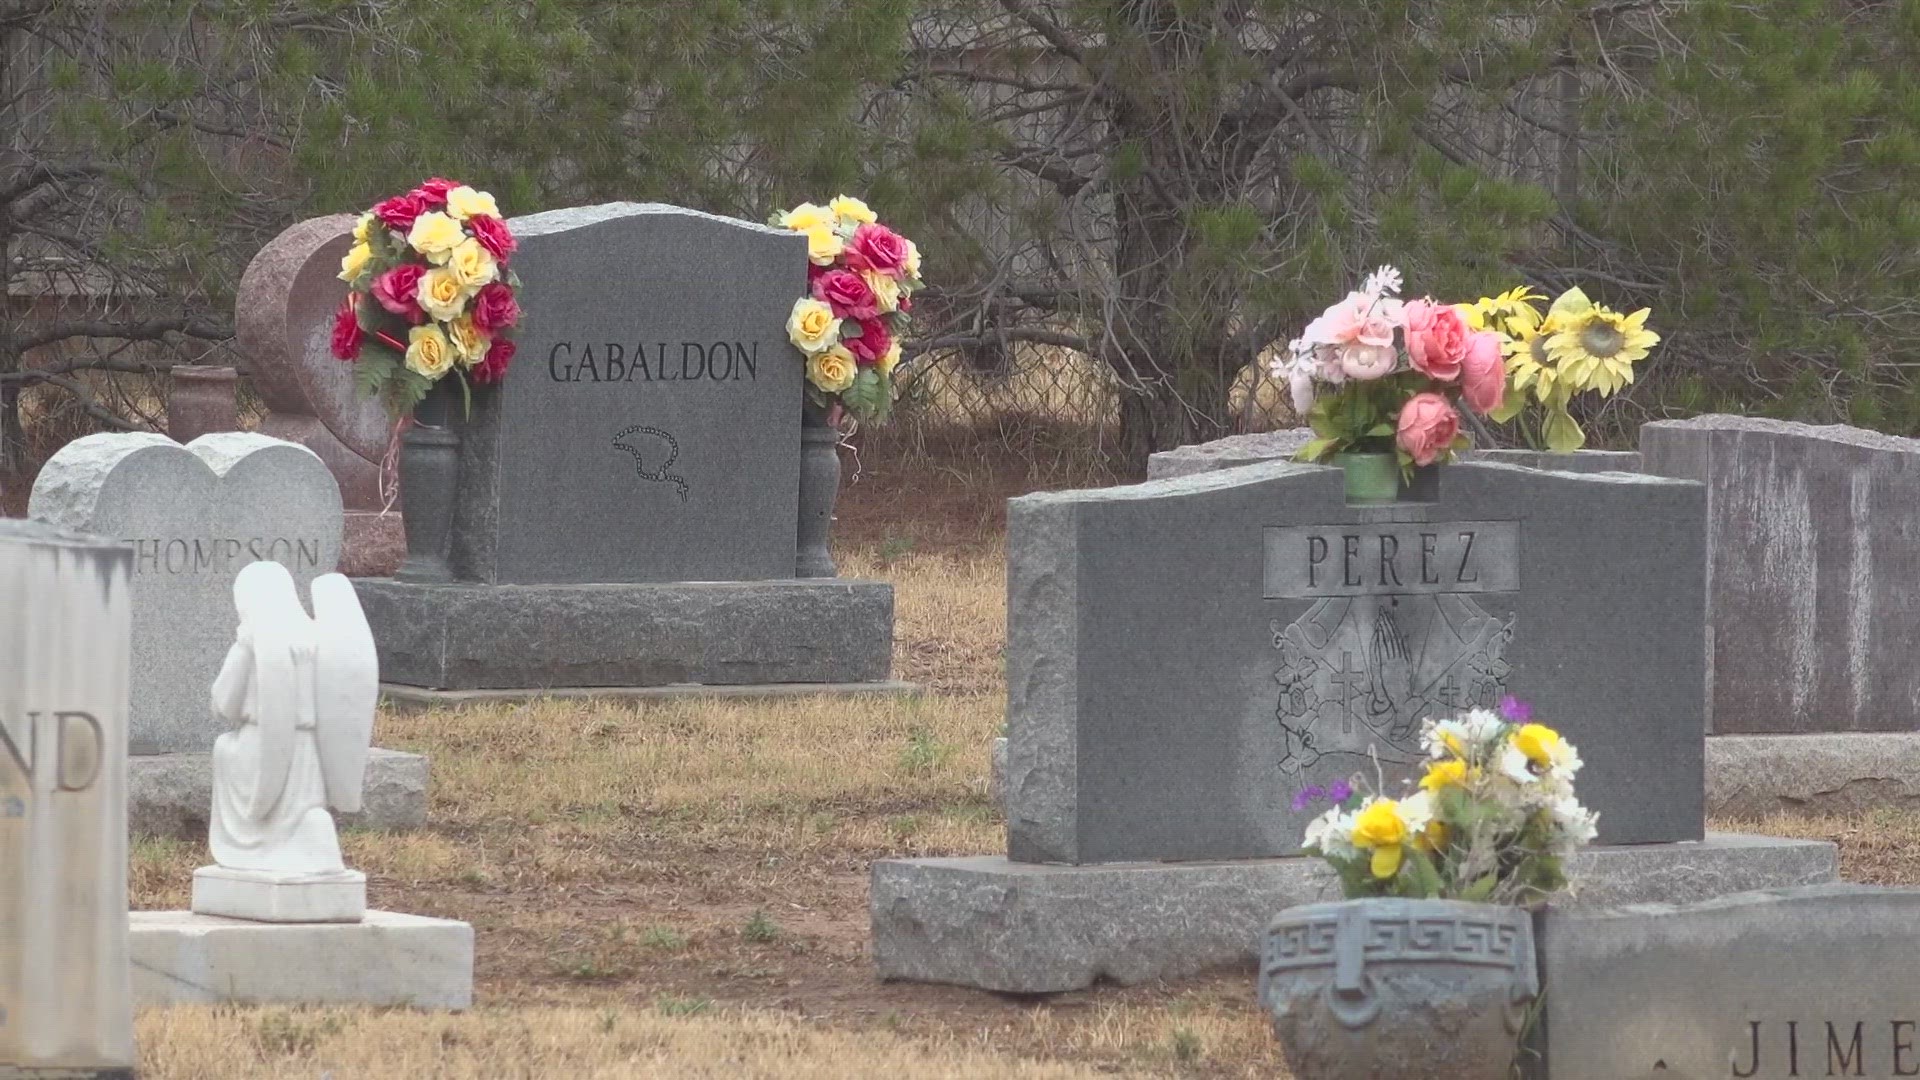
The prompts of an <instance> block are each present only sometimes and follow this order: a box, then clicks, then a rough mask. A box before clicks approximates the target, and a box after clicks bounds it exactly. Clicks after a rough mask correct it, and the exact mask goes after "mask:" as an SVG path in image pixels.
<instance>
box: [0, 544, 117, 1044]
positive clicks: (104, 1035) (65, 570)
mask: <svg viewBox="0 0 1920 1080" xmlns="http://www.w3.org/2000/svg"><path fill="white" fill-rule="evenodd" d="M131 559H132V556H131V552H129V551H128V550H127V549H125V548H123V547H121V546H119V545H117V544H112V543H109V542H108V541H105V540H101V539H96V538H92V537H81V536H75V535H72V534H68V533H63V532H61V531H59V530H56V529H54V528H52V527H51V526H47V525H42V524H39V523H31V522H22V521H0V1076H12V1075H21V1076H29V1077H40V1076H57V1077H81V1076H85V1077H107V1076H115V1077H128V1078H131V1076H132V1075H133V1072H132V1067H133V1064H134V1045H133V1008H132V1004H131V1000H132V999H131V993H130V990H129V976H128V967H127V839H126V838H127V824H126V817H127V786H126V785H127V774H126V768H127V758H126V732H127V726H126V725H127V691H128V681H127V677H128V664H127V652H128V632H129V618H130V615H131V606H132V591H131V589H130V587H129V582H128V575H129V571H130V570H131Z"/></svg>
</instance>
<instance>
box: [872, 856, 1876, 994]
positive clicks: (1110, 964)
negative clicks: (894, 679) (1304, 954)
mask: <svg viewBox="0 0 1920 1080" xmlns="http://www.w3.org/2000/svg"><path fill="white" fill-rule="evenodd" d="M1838 867H1839V861H1838V853H1837V850H1836V849H1835V847H1834V845H1832V844H1831V843H1827V842H1825V841H1815V840H1785V839H1778V838H1774V837H1767V836H1747V835H1742V834H1735V833H1708V834H1707V838H1706V839H1705V840H1703V841H1699V842H1690V843H1676V844H1644V845H1635V846H1630V847H1603V848H1591V849H1589V850H1587V851H1585V852H1582V853H1581V854H1580V855H1578V856H1576V857H1575V858H1574V859H1573V861H1572V865H1571V866H1570V868H1569V869H1570V872H1571V874H1572V876H1573V878H1574V880H1575V882H1576V888H1577V889H1578V892H1577V894H1576V896H1575V898H1574V901H1573V902H1575V903H1578V904H1580V905H1583V906H1612V905H1620V904H1639V903H1661V902H1664V903H1687V902H1692V901H1697V900H1704V899H1707V898H1710V897H1716V896H1724V895H1726V894H1729V893H1736V892H1744V891H1747V890H1752V889H1775V888H1788V887H1792V886H1798V885H1815V884H1821V883H1825V882H1830V881H1833V880H1835V878H1836V875H1837V873H1838ZM1338 898H1339V890H1338V886H1337V885H1336V884H1335V882H1334V879H1333V875H1332V873H1331V872H1330V871H1329V870H1327V868H1326V866H1325V864H1323V863H1321V862H1320V861H1319V860H1316V859H1307V858H1283V859H1246V860H1240V861H1235V862H1212V863H1108V864H1097V865H1087V866H1062V865H1052V864H1040V863H1016V862H1011V861H1009V860H1007V859H1006V858H1004V857H1001V856H997V855H992V856H972V857H965V858H945V859H888V860H883V861H881V862H876V863H874V865H873V881H872V898H871V907H872V912H871V913H872V917H873V955H874V961H875V963H876V964H877V966H878V967H879V969H880V977H881V978H883V979H904V980H910V981H914V982H934V983H949V984H953V985H957V986H969V987H975V988H978V989H981V990H993V991H997V992H1001V993H1014V994H1044V993H1060V992H1064V991H1068V990H1078V989H1081V988H1083V987H1087V986H1090V985H1092V984H1093V983H1095V982H1098V981H1101V980H1109V981H1112V982H1116V983H1120V984H1123V985H1131V984H1134V983H1140V982H1146V981H1149V980H1152V979H1161V978H1172V977H1177V976H1183V975H1192V974H1195V973H1198V972H1201V971H1205V970H1208V969H1211V968H1217V967H1222V966H1227V965H1234V964H1248V963H1252V962H1253V961H1254V960H1255V959H1256V958H1257V955H1258V949H1259V943H1260V935H1261V932H1262V931H1263V930H1264V929H1265V928H1266V926H1267V923H1268V922H1269V921H1270V920H1271V919H1272V918H1273V916H1274V914H1275V913H1276V912H1278V911H1280V910H1281V909H1282V908H1287V907H1292V906H1294V905H1296V904H1308V903H1315V902H1318V901H1322V900H1329V899H1338Z"/></svg>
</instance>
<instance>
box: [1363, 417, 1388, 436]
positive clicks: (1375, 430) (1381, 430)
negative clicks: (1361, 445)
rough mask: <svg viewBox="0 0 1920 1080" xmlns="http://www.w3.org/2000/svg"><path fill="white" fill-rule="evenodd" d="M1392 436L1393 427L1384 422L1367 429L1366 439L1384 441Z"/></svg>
mask: <svg viewBox="0 0 1920 1080" xmlns="http://www.w3.org/2000/svg"><path fill="white" fill-rule="evenodd" d="M1392 434H1394V427H1393V425H1392V424H1389V423H1387V422H1386V421H1384V420H1383V421H1381V422H1380V423H1378V424H1375V425H1373V426H1372V427H1370V428H1368V429H1367V438H1369V439H1384V438H1387V437H1388V436H1391V435H1392Z"/></svg>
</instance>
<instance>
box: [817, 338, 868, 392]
mask: <svg viewBox="0 0 1920 1080" xmlns="http://www.w3.org/2000/svg"><path fill="white" fill-rule="evenodd" d="M859 372H860V367H859V365H858V364H856V363H854V360H853V354H852V353H850V352H848V351H847V350H846V347H845V346H844V345H835V346H834V347H833V348H831V349H828V350H827V351H826V352H823V353H815V354H814V355H813V356H811V357H808V358H807V379H808V380H809V381H811V382H812V383H813V385H815V386H817V387H819V388H820V389H821V390H824V391H826V392H827V393H829V394H837V393H839V392H841V391H842V390H845V389H846V388H847V387H849V386H852V385H853V377H854V376H855V375H857V374H859Z"/></svg>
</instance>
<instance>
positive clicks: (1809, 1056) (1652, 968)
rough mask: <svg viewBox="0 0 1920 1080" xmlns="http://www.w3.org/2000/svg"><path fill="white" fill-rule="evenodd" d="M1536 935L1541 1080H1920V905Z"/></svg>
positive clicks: (1899, 900)
mask: <svg viewBox="0 0 1920 1080" xmlns="http://www.w3.org/2000/svg"><path fill="white" fill-rule="evenodd" d="M1538 925H1539V927H1540V931H1539V933H1538V935H1537V938H1538V942H1537V946H1536V947H1537V951H1538V953H1539V956H1540V968H1541V971H1540V975H1541V982H1542V984H1543V986H1544V990H1545V992H1544V995H1543V1000H1544V1002H1545V1004H1546V1012H1545V1024H1544V1030H1543V1032H1542V1033H1541V1034H1542V1035H1543V1036H1544V1047H1543V1049H1544V1060H1542V1058H1541V1057H1539V1056H1534V1057H1532V1058H1531V1059H1530V1060H1531V1061H1532V1063H1533V1066H1534V1067H1533V1068H1532V1070H1531V1072H1532V1075H1534V1076H1536V1077H1540V1078H1543V1080H1544V1078H1549V1077H1550V1078H1551V1080H1592V1078H1595V1077H1606V1078H1607V1080H1635V1078H1638V1077H1646V1078H1647V1080H1667V1078H1671V1077H1733V1078H1741V1080H1788V1078H1791V1077H1813V1076H1870V1077H1894V1076H1920V979H1915V978H1914V975H1913V958H1914V957H1915V956H1916V955H1920V890H1914V889H1877V888H1871V887H1868V886H1862V885H1814V886H1807V887H1804V888H1798V889H1782V890H1777V891H1767V892H1755V893H1741V894H1736V895H1733V896H1727V897H1722V898H1720V899H1717V900H1709V901H1705V902H1703V903H1698V904H1692V905H1687V906H1679V907H1675V906H1668V905H1646V906H1641V907H1629V908H1619V909H1614V910H1605V909H1600V910H1582V909H1577V908H1553V909H1549V910H1548V911H1547V913H1546V914H1545V915H1544V916H1543V917H1542V918H1541V919H1540V921H1539V924H1538Z"/></svg>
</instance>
